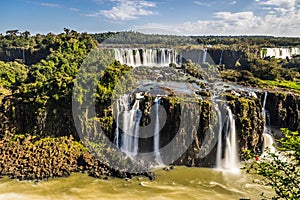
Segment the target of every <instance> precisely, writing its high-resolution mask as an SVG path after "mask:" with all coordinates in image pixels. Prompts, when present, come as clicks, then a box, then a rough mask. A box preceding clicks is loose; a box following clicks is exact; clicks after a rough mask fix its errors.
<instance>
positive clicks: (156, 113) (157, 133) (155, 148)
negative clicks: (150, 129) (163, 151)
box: [153, 97, 163, 165]
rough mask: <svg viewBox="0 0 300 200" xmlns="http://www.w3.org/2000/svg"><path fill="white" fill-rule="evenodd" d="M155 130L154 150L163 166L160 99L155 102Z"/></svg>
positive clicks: (156, 158) (157, 160)
mask: <svg viewBox="0 0 300 200" xmlns="http://www.w3.org/2000/svg"><path fill="white" fill-rule="evenodd" d="M154 102H155V128H154V141H153V150H154V155H155V160H156V162H157V163H158V164H159V165H163V161H162V159H161V156H160V152H159V131H160V127H159V103H160V97H156V98H155V100H154Z"/></svg>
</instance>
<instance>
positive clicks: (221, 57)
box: [219, 50, 224, 65]
mask: <svg viewBox="0 0 300 200" xmlns="http://www.w3.org/2000/svg"><path fill="white" fill-rule="evenodd" d="M223 53H224V50H222V52H221V56H220V61H219V65H222V62H223Z"/></svg>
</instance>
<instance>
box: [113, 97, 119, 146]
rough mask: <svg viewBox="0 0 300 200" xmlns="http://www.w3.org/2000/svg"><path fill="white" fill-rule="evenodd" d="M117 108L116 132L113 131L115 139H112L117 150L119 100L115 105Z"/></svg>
mask: <svg viewBox="0 0 300 200" xmlns="http://www.w3.org/2000/svg"><path fill="white" fill-rule="evenodd" d="M116 107H117V115H116V130H115V138H114V145H116V147H117V148H120V144H119V135H120V134H119V114H120V99H119V100H118V101H117V103H116Z"/></svg>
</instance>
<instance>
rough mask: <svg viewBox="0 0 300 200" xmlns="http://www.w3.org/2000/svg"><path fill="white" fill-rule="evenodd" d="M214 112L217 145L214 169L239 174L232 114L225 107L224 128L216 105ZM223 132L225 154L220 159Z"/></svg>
mask: <svg viewBox="0 0 300 200" xmlns="http://www.w3.org/2000/svg"><path fill="white" fill-rule="evenodd" d="M215 109H216V112H217V115H218V122H219V123H218V124H219V129H218V145H217V154H216V168H217V169H220V170H226V171H227V170H229V171H231V172H239V161H238V160H239V159H238V147H237V139H236V126H235V120H234V117H233V113H232V111H231V109H230V108H229V107H226V111H227V121H226V126H225V127H223V120H222V115H221V111H220V109H219V107H218V105H216V108H215ZM223 131H224V132H225V152H224V158H223V159H222V152H223V149H222V147H223V144H222V142H223V136H222V132H223Z"/></svg>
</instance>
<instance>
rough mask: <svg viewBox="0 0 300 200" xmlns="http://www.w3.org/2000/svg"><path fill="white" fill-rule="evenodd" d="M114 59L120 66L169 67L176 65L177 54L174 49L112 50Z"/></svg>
mask: <svg viewBox="0 0 300 200" xmlns="http://www.w3.org/2000/svg"><path fill="white" fill-rule="evenodd" d="M114 51H115V59H116V60H118V61H120V63H121V64H122V65H124V64H126V65H129V66H133V67H139V66H161V67H163V66H169V64H170V63H177V53H176V51H175V50H174V49H163V48H162V49H130V48H121V49H114Z"/></svg>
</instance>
